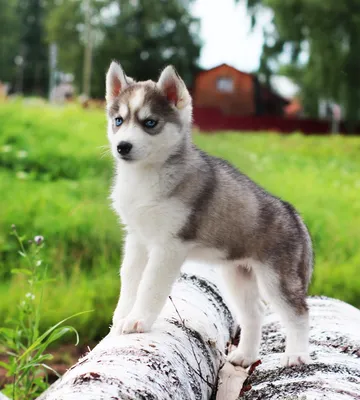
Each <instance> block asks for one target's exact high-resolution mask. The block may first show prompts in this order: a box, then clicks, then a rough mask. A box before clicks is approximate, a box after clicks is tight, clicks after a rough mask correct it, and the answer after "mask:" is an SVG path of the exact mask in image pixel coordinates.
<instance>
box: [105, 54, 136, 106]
mask: <svg viewBox="0 0 360 400" xmlns="http://www.w3.org/2000/svg"><path fill="white" fill-rule="evenodd" d="M133 82H134V80H133V79H131V78H129V77H127V76H126V75H125V73H124V71H123V69H122V68H121V66H120V64H118V63H116V62H115V61H113V62H112V63H111V64H110V68H109V70H108V72H107V74H106V96H105V97H106V101H107V102H108V103H109V102H110V101H112V100H113V99H114V98H115V97H117V96H118V95H119V94H120V93H121V92H122V91H123V90H125V89H126V88H127V87H128V86H130V85H131V83H133Z"/></svg>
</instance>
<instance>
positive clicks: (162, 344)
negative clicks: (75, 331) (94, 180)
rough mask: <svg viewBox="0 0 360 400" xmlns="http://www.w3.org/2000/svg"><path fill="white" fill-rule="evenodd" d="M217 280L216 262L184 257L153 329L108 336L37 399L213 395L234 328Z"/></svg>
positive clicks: (149, 399) (197, 397) (159, 398)
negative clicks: (213, 264)
mask: <svg viewBox="0 0 360 400" xmlns="http://www.w3.org/2000/svg"><path fill="white" fill-rule="evenodd" d="M218 281H219V277H218V273H217V271H216V270H215V269H214V268H212V267H209V266H203V265H200V264H193V263H186V265H185V266H184V268H183V273H182V275H181V278H180V279H179V280H178V281H177V282H176V284H175V285H174V287H173V291H172V294H171V299H172V301H170V300H168V301H167V303H166V305H165V307H164V309H163V311H162V313H161V315H160V317H159V318H158V320H157V321H156V323H155V325H154V326H153V328H152V330H151V331H150V332H149V333H145V334H131V335H121V336H110V335H108V336H106V337H105V338H104V339H103V340H102V341H101V342H100V343H99V344H98V345H97V346H96V347H95V348H94V349H93V350H92V351H91V352H90V353H89V354H87V355H86V356H85V357H83V358H82V359H80V360H79V362H78V363H77V364H76V365H75V366H74V367H72V368H70V370H69V371H68V372H67V373H66V374H65V375H64V376H63V377H62V378H61V379H60V380H58V381H57V382H55V383H54V384H53V385H52V386H51V387H50V388H49V389H48V390H47V391H46V392H45V393H43V394H42V395H41V396H40V397H39V400H40V399H41V400H55V399H56V400H70V399H71V400H75V399H81V400H90V399H91V400H95V399H96V400H100V399H101V400H103V399H104V400H105V399H106V400H118V399H121V400H123V399H144V400H145V399H146V400H162V399H164V400H165V399H174V400H177V399H178V400H185V399H186V400H192V399H194V400H200V399H201V400H208V399H210V397H211V396H212V395H213V396H215V393H216V383H217V376H218V371H219V368H220V365H221V364H223V363H224V351H225V348H226V344H227V342H228V341H229V339H230V336H231V335H232V334H233V333H234V332H235V328H236V327H235V324H234V319H233V316H232V313H231V312H230V310H229V308H228V306H227V305H226V303H225V302H224V300H223V297H222V294H221V291H220V290H219V286H218ZM174 305H175V307H174ZM180 317H181V320H180Z"/></svg>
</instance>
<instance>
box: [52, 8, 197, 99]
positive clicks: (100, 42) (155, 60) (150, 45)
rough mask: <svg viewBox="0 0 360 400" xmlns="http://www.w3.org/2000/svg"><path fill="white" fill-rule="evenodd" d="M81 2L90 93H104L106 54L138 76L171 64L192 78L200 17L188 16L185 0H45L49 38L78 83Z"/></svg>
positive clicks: (145, 76) (61, 63)
mask: <svg viewBox="0 0 360 400" xmlns="http://www.w3.org/2000/svg"><path fill="white" fill-rule="evenodd" d="M85 3H86V4H87V6H89V12H90V18H89V21H90V22H89V27H90V28H89V29H90V31H91V33H90V40H91V41H92V43H93V72H92V82H91V85H92V95H93V96H95V97H103V95H104V92H105V87H104V74H105V72H106V71H107V68H108V67H109V60H111V59H117V60H119V61H120V62H121V63H122V65H123V67H124V68H125V71H128V73H129V74H130V75H131V76H134V77H135V78H136V79H139V80H144V79H145V80H146V79H149V78H152V79H154V78H157V77H158V75H159V71H160V70H161V69H162V68H164V66H165V65H166V64H173V65H175V66H176V68H177V69H178V71H179V73H180V74H181V76H183V77H184V79H185V80H186V81H187V82H188V83H190V82H191V80H192V77H193V73H194V72H195V70H196V61H197V59H198V57H199V54H200V47H201V43H200V40H199V38H198V33H199V21H198V20H197V19H196V18H194V17H192V16H191V15H190V13H189V10H188V8H189V4H188V3H189V2H187V1H186V2H184V1H180V0H166V1H164V0H163V1H158V0H139V1H134V2H129V1H122V0H118V1H111V0H105V1H101V2H98V1H95V0H88V1H87V2H83V1H79V0H76V1H71V2H58V1H55V0H48V10H49V11H48V19H47V25H46V26H47V33H48V40H49V41H52V42H56V43H57V44H58V45H59V66H60V68H61V69H62V70H64V71H66V72H71V73H74V74H75V76H76V80H77V84H78V86H80V77H81V76H82V66H83V61H82V58H83V53H84V45H85V42H86V40H88V39H86V38H85V37H84V35H85V33H84V32H85V30H86V24H85V14H86V12H85V6H84V4H85ZM82 90H83V88H82Z"/></svg>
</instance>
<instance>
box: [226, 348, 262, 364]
mask: <svg viewBox="0 0 360 400" xmlns="http://www.w3.org/2000/svg"><path fill="white" fill-rule="evenodd" d="M258 359H259V357H258V355H257V354H245V353H243V352H241V351H238V349H236V350H234V351H232V352H231V353H230V354H229V355H228V356H227V360H228V361H229V362H230V363H231V364H233V365H239V366H240V367H243V368H246V367H249V366H250V365H251V364H254V362H255V361H257V360H258Z"/></svg>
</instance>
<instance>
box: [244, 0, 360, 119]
mask: <svg viewBox="0 0 360 400" xmlns="http://www.w3.org/2000/svg"><path fill="white" fill-rule="evenodd" d="M247 6H248V9H249V10H250V11H251V13H252V15H253V16H255V17H256V15H257V12H258V11H259V10H261V9H262V8H263V7H265V8H269V9H271V11H272V12H273V15H274V17H273V25H274V30H271V29H268V30H267V31H266V35H265V43H264V47H263V54H262V63H261V68H260V70H261V72H263V73H265V75H269V74H271V73H273V72H277V71H276V69H277V67H278V61H279V56H280V55H281V54H284V52H289V51H290V53H291V56H292V57H291V63H290V64H291V65H292V66H295V67H296V68H297V69H298V70H299V69H300V70H301V74H299V73H297V75H296V76H297V78H298V79H297V82H298V83H299V84H300V86H301V90H302V96H303V101H304V104H305V107H306V109H307V111H308V113H310V114H315V115H316V113H317V107H316V108H315V107H314V101H316V100H319V99H321V98H325V99H331V100H334V101H337V102H339V103H340V104H341V105H342V106H343V107H344V109H345V111H346V118H347V120H348V121H350V122H351V121H354V120H358V119H359V117H360V111H359V107H358V105H359V103H360V75H359V73H358V65H359V63H360V52H359V46H360V3H359V1H358V0H347V1H343V2H341V1H338V0H327V1H322V0H312V1H309V0H289V1H283V0H252V1H248V2H247ZM301 51H305V52H308V55H309V57H308V60H307V61H306V62H305V63H304V61H300V58H299V56H300V54H301ZM293 72H294V69H292V70H291V74H290V76H291V77H293ZM298 72H299V71H298Z"/></svg>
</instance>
